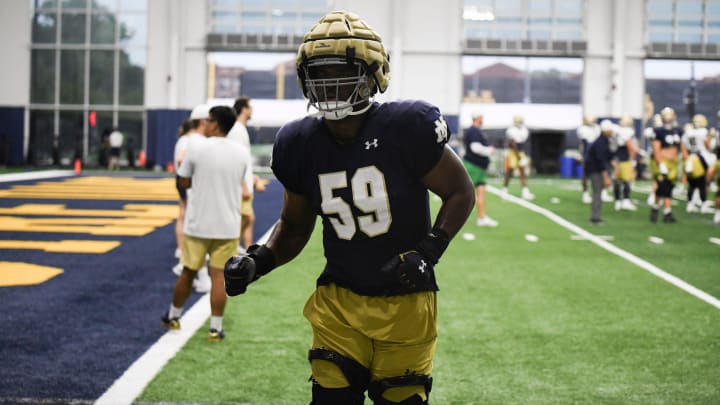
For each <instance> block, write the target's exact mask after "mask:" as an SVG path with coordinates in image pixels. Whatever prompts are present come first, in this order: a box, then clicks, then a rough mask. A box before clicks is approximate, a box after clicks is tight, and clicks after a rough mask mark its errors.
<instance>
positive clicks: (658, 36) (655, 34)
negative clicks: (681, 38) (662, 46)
mask: <svg viewBox="0 0 720 405" xmlns="http://www.w3.org/2000/svg"><path fill="white" fill-rule="evenodd" d="M649 37H650V42H672V41H673V33H672V32H671V31H650V35H649Z"/></svg>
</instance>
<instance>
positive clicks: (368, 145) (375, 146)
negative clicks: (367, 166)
mask: <svg viewBox="0 0 720 405" xmlns="http://www.w3.org/2000/svg"><path fill="white" fill-rule="evenodd" d="M371 146H372V147H373V148H377V147H378V140H377V138H373V140H372V142H370V141H365V150H370V147H371Z"/></svg>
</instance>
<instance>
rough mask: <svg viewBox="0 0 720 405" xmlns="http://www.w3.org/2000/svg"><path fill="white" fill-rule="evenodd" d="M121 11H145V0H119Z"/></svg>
mask: <svg viewBox="0 0 720 405" xmlns="http://www.w3.org/2000/svg"><path fill="white" fill-rule="evenodd" d="M119 2H120V9H121V10H122V11H135V12H142V13H146V12H147V0H119Z"/></svg>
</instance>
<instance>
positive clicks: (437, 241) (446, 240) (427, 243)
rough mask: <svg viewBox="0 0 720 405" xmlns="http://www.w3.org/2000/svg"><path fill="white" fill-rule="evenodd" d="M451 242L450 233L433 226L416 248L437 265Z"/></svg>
mask: <svg viewBox="0 0 720 405" xmlns="http://www.w3.org/2000/svg"><path fill="white" fill-rule="evenodd" d="M449 244H450V237H448V234H447V233H446V232H445V231H443V230H442V229H440V228H433V229H432V230H431V231H430V233H428V235H427V236H426V237H425V238H424V239H423V240H421V241H420V243H418V244H417V246H416V247H415V250H417V251H418V252H419V253H420V254H421V255H423V256H425V258H426V259H428V260H430V262H432V264H433V265H435V264H437V262H438V261H439V260H440V256H442V254H443V253H444V252H445V249H447V247H448V245H449Z"/></svg>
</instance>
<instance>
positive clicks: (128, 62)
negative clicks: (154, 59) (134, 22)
mask: <svg viewBox="0 0 720 405" xmlns="http://www.w3.org/2000/svg"><path fill="white" fill-rule="evenodd" d="M118 57H119V58H120V82H119V83H118V93H119V102H120V104H121V105H142V104H143V100H144V98H143V97H144V87H145V51H141V50H136V49H126V50H122V51H120V53H119V55H118Z"/></svg>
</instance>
